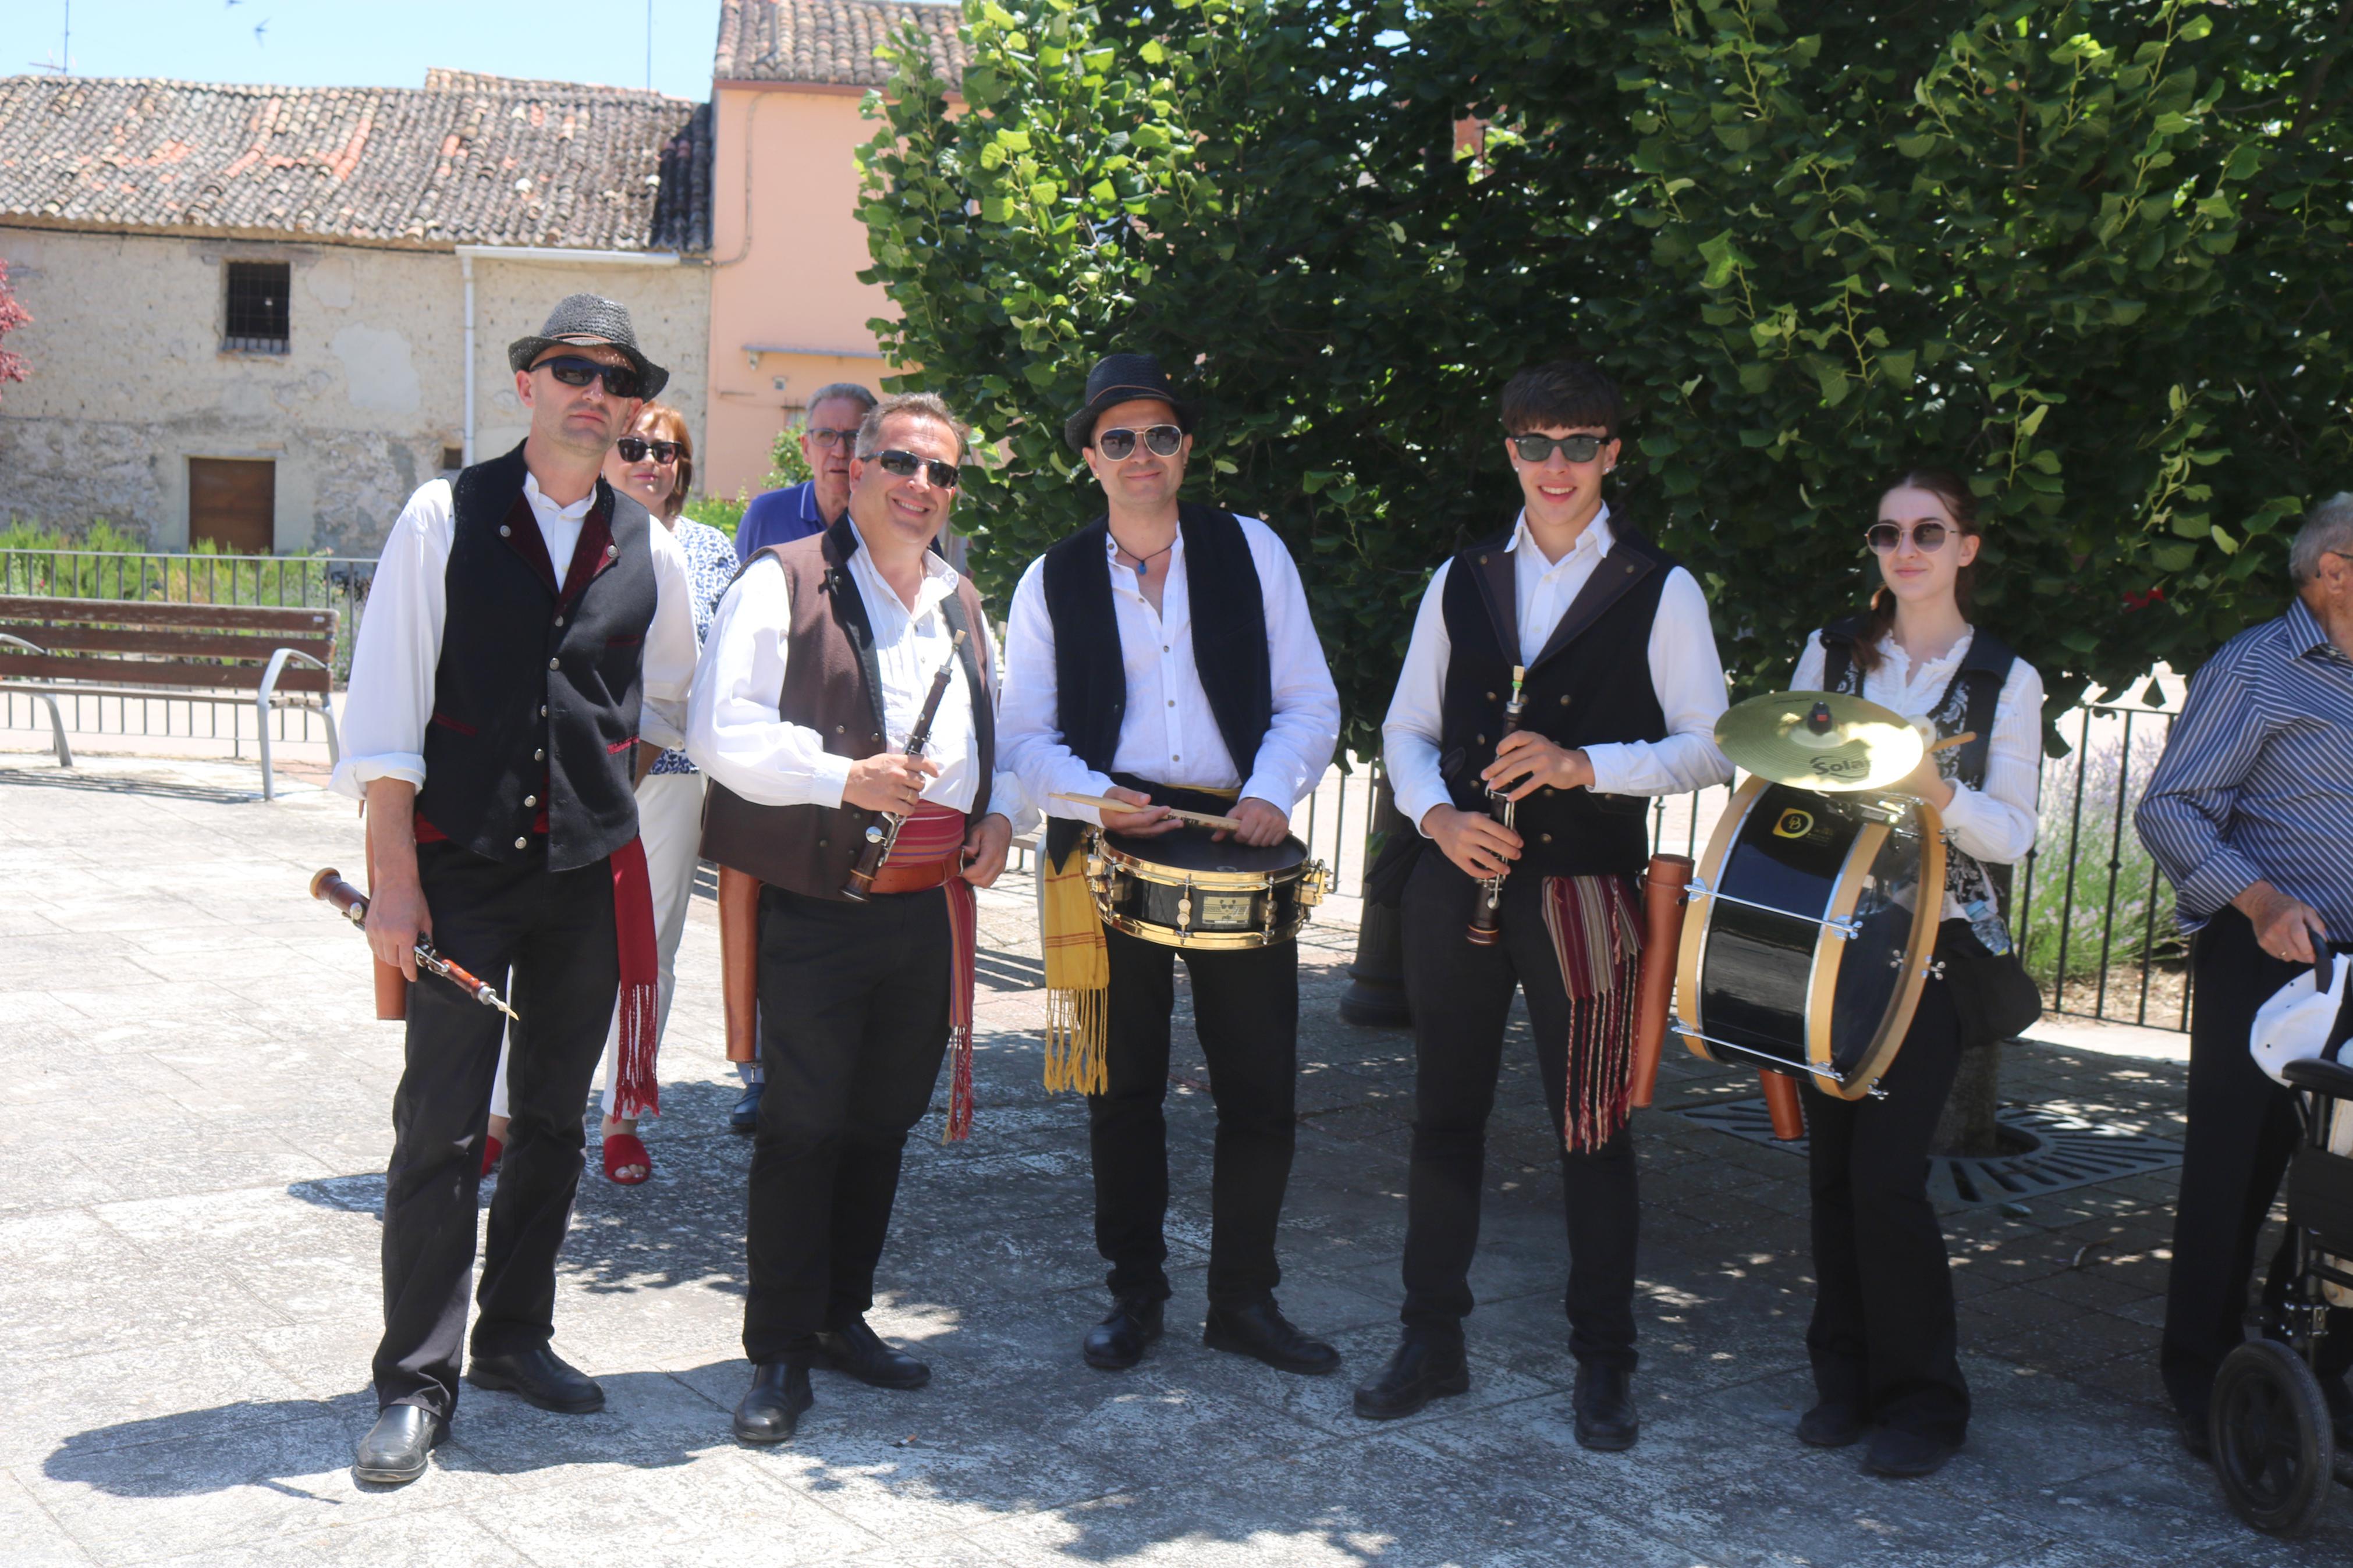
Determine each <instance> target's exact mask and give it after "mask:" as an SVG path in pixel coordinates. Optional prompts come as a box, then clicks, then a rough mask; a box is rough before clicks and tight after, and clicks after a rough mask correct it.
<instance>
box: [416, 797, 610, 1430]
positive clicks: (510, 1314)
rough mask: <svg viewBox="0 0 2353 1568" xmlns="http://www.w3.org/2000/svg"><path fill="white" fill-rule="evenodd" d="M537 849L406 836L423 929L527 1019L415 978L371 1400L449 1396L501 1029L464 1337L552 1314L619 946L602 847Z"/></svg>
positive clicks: (527, 1344)
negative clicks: (494, 1144) (475, 1311)
mask: <svg viewBox="0 0 2353 1568" xmlns="http://www.w3.org/2000/svg"><path fill="white" fill-rule="evenodd" d="M545 854H546V849H545V846H544V844H543V843H537V844H535V845H534V847H533V863H532V864H530V865H526V866H508V865H502V864H501V863H500V862H498V861H495V860H486V859H484V858H481V857H480V856H479V855H476V854H474V853H473V852H472V851H471V850H468V849H462V848H459V847H458V846H457V845H454V844H449V843H446V842H444V843H436V844H421V845H419V846H417V875H418V878H419V879H420V880H421V881H422V882H423V885H424V889H425V901H426V906H427V909H428V910H430V911H431V912H432V916H433V944H434V946H436V947H438V949H440V951H441V952H442V955H443V956H444V957H446V958H448V959H450V960H451V961H453V962H455V963H459V964H462V965H463V966H465V967H466V968H468V969H470V970H471V971H473V972H474V973H476V974H478V975H480V977H481V978H482V979H484V980H486V981H488V982H490V983H491V984H492V985H495V986H497V987H498V988H499V990H500V992H501V994H504V995H505V996H506V998H507V1000H508V1001H509V1002H511V1003H512V1004H513V1005H514V1009H515V1012H516V1013H517V1014H518V1015H519V1016H520V1017H521V1022H519V1023H516V1024H513V1025H509V1024H508V1023H507V1019H506V1016H505V1015H503V1014H501V1013H500V1012H498V1011H497V1010H495V1009H493V1008H490V1007H485V1006H482V1005H480V1004H479V1003H477V1002H474V1001H472V1000H471V999H470V998H469V997H467V996H465V995H463V994H460V993H459V991H458V989H457V988H456V987H455V986H453V985H450V984H448V983H447V982H446V981H441V980H437V979H434V978H432V977H431V976H429V975H420V976H419V977H418V979H417V984H414V985H412V986H410V987H409V988H408V1033H407V1041H406V1047H407V1059H406V1066H405V1067H404V1068H403V1069H402V1072H401V1075H400V1089H399V1090H398V1092H397V1093H396V1094H395V1095H394V1097H393V1102H392V1126H393V1140H394V1142H393V1152H392V1164H391V1168H390V1169H389V1170H387V1171H386V1172H385V1191H384V1339H383V1342H381V1343H379V1344H378V1345H377V1347H376V1352H375V1391H376V1401H377V1403H378V1404H379V1405H422V1406H424V1407H425V1408H426V1409H427V1410H430V1411H432V1412H434V1413H435V1414H436V1415H440V1416H443V1417H444V1418H447V1417H448V1416H449V1415H451V1414H453V1413H454V1412H455V1411H456V1409H457V1407H458V1372H459V1348H460V1346H461V1344H462V1343H463V1342H464V1339H465V1332H466V1296H467V1291H468V1287H469V1286H470V1285H471V1283H472V1276H473V1268H474V1215H475V1202H476V1193H477V1190H478V1188H479V1187H480V1184H481V1174H482V1136H483V1131H484V1127H485V1125H486V1123H487V1122H488V1121H489V1119H490V1108H491V1079H492V1077H493V1076H494V1075H495V1074H496V1073H497V1071H498V1065H499V1042H500V1039H501V1036H502V1035H503V1036H504V1037H506V1038H507V1040H508V1041H509V1052H508V1061H507V1094H508V1104H509V1110H510V1112H511V1114H512V1121H511V1122H510V1124H509V1126H508V1128H507V1140H506V1152H505V1154H504V1155H503V1156H502V1158H501V1163H500V1166H499V1184H498V1191H497V1193H496V1194H494V1195H493V1196H492V1197H491V1226H490V1236H489V1238H488V1240H487V1242H486V1243H485V1246H484V1248H483V1255H482V1287H481V1290H480V1298H479V1300H480V1307H481V1312H480V1317H479V1318H478V1319H477V1321H476V1322H475V1324H474V1336H473V1347H474V1352H475V1353H476V1354H477V1355H507V1354H512V1353H513V1352H518V1351H523V1350H529V1349H532V1348H533V1347H535V1346H538V1345H543V1344H545V1343H547V1342H548V1341H549V1339H550V1338H551V1337H552V1336H553V1335H554V1332H555V1255H556V1252H557V1250H558V1249H559V1248H560V1247H562V1246H563V1245H564V1233H565V1227H566V1226H567V1225H568V1224H569V1223H570V1220H571V1217H572V1200H573V1197H574V1195H575V1194H576V1193H577V1192H578V1190H579V1187H580V1166H581V1151H582V1150H583V1149H584V1148H586V1144H587V1138H586V1133H585V1132H584V1131H582V1129H581V1123H580V1112H581V1107H582V1105H583V1104H584V1102H586V1100H587V1098H588V1086H589V1080H590V1079H592V1078H593V1077H594V1076H595V1074H596V1062H597V1058H600V1057H602V1056H603V1055H604V1053H605V1031H606V1029H607V1026H609V1025H610V1024H611V1023H612V1021H613V999H614V994H615V993H616V992H617V990H618V989H619V985H620V964H619V960H618V959H617V956H616V953H615V950H614V938H613V877H612V872H611V870H610V869H609V868H607V864H606V863H605V862H604V861H601V860H600V861H598V862H597V863H596V865H594V866H587V867H583V868H580V869H578V870H574V871H550V870H548V869H547V867H546V859H545ZM510 977H512V979H511V978H510Z"/></svg>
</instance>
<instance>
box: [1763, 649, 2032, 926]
mask: <svg viewBox="0 0 2353 1568" xmlns="http://www.w3.org/2000/svg"><path fill="white" fill-rule="evenodd" d="M1976 638H1977V634H1976V633H1975V631H1969V632H1965V633H1963V634H1962V636H1961V639H1960V641H1958V642H1957V643H1955V644H1954V645H1953V646H1952V647H1951V649H1950V650H1949V651H1948V652H1947V653H1946V655H1945V656H1944V657H1943V658H1932V659H1929V660H1927V661H1926V662H1925V663H1923V664H1919V665H1916V666H1915V665H1914V664H1913V662H1912V659H1911V656H1909V655H1908V654H1906V653H1905V651H1904V647H1903V645H1902V644H1900V643H1898V642H1897V641H1896V640H1895V638H1894V636H1893V635H1892V634H1891V635H1890V636H1888V637H1884V638H1882V639H1881V641H1880V644H1879V648H1880V661H1879V668H1877V669H1873V670H1867V671H1865V672H1864V674H1863V677H1862V695H1863V697H1864V699H1865V700H1868V701H1872V702H1876V703H1878V704H1879V705H1880V706H1881V707H1882V708H1887V709H1892V710H1894V711H1895V712H1898V713H1901V714H1903V715H1904V716H1905V718H1907V719H1925V718H1926V717H1927V716H1928V715H1929V713H1930V712H1931V711H1932V710H1934V709H1935V708H1936V706H1937V704H1938V702H1939V701H1941V700H1943V698H1944V695H1945V689H1946V688H1947V687H1948V686H1950V685H1951V684H1952V681H1953V674H1954V672H1955V671H1956V670H1957V669H1958V668H1960V665H1961V660H1962V658H1965V657H1966V656H1967V655H1968V651H1969V644H1970V643H1972V642H1974V641H1975V640H1976ZM1789 689H1791V690H1793V691H1820V690H1821V689H1822V634H1821V633H1820V632H1815V633H1814V634H1813V635H1812V636H1810V637H1808V638H1807V639H1806V651H1805V652H1804V653H1802V654H1800V655H1799V657H1798V669H1797V673H1796V674H1794V675H1792V676H1791V677H1790V678H1789ZM1947 782H1949V783H1951V784H1952V786H1953V803H1952V804H1951V805H1947V806H1946V807H1945V808H1944V811H1943V816H1944V819H1945V837H1947V839H1949V840H1951V842H1952V844H1953V846H1954V847H1956V848H1957V849H1959V850H1960V851H1961V852H1962V853H1964V854H1966V855H1968V856H1969V857H1970V858H1973V859H1976V860H1978V861H1980V862H1982V863H1984V864H1986V865H1989V866H2014V865H2016V864H2017V863H2018V862H2019V861H2021V860H2023V859H2024V858H2026V852H2027V851H2028V850H2030V849H2031V848H2033V847H2034V837H2035V829H2036V817H2035V803H2036V800H2037V799H2038V797H2039V795H2040V793H2041V789H2042V675H2041V674H2039V673H2038V672H2037V671H2036V670H2035V668H2034V667H2033V666H2032V665H2031V664H2029V663H2027V662H2026V661H2025V660H2024V659H2022V658H2021V659H2019V660H2017V661H2015V662H2014V663H2012V664H2011V665H2010V676H2009V679H2006V680H2004V681H2003V682H2002V683H2001V696H2000V698H1999V699H1998V700H1996V701H1995V703H1994V713H1993V739H1992V742H1991V744H1990V746H1989V749H1988V751H1987V753H1986V776H1985V787H1984V788H1983V789H1982V790H1976V789H1971V788H1969V787H1968V785H1967V784H1962V783H1960V782H1959V781H1958V780H1950V781H1947ZM1960 913H1961V910H1960V908H1959V905H1958V904H1957V902H1956V901H1955V900H1953V899H1952V898H1951V897H1950V896H1949V895H1948V896H1947V898H1946V900H1945V918H1946V919H1947V920H1952V919H1955V918H1957V917H1958V916H1959V915H1960Z"/></svg>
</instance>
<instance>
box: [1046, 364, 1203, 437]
mask: <svg viewBox="0 0 2353 1568" xmlns="http://www.w3.org/2000/svg"><path fill="white" fill-rule="evenodd" d="M1135 397H1155V398H1158V399H1159V400H1160V401H1161V402H1163V403H1165V404H1166V405H1168V406H1169V407H1170V408H1172V409H1174V410H1175V411H1176V427H1177V428H1178V429H1180V430H1182V431H1184V432H1185V433H1186V434H1187V435H1188V436H1189V435H1191V434H1192V433H1193V405H1191V404H1189V403H1187V402H1186V401H1185V400H1184V399H1183V398H1181V397H1179V396H1177V395H1176V388H1175V387H1173V386H1171V385H1169V384H1168V376H1167V373H1166V372H1165V371H1163V370H1162V369H1161V368H1160V362H1159V361H1158V360H1156V359H1155V358H1153V357H1152V356H1151V355H1150V354H1105V355H1103V358H1101V359H1099V360H1097V361H1096V362H1095V367H1094V369H1092V370H1091V371H1089V372H1088V373H1087V403H1086V406H1085V407H1083V408H1082V409H1080V410H1079V411H1078V412H1077V413H1076V414H1073V415H1071V416H1070V418H1068V419H1067V420H1064V421H1063V423H1062V439H1063V440H1065V441H1068V442H1069V443H1070V444H1071V450H1072V451H1073V452H1083V451H1085V450H1086V448H1087V444H1088V443H1089V442H1091V441H1092V440H1093V439H1094V436H1095V417H1096V416H1098V415H1100V414H1101V413H1102V412H1103V410H1104V409H1106V408H1109V407H1111V406H1113V405H1115V404H1121V403H1125V402H1127V401H1128V400H1129V399H1130V398H1135Z"/></svg>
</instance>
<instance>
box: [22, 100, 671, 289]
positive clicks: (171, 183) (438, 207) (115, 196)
mask: <svg viewBox="0 0 2353 1568" xmlns="http://www.w3.org/2000/svg"><path fill="white" fill-rule="evenodd" d="M710 185H711V114H710V106H709V105H707V104H696V103H692V102H690V101H688V100H684V99H678V98H665V97H663V96H661V95H660V94H659V93H651V92H638V91H632V90H629V89H622V88H609V87H584V86H578V85H575V84H573V83H569V82H548V81H522V80H517V79H510V78H502V77H486V76H478V75H474V74H471V73H468V72H460V71H444V70H436V71H434V72H432V73H431V74H430V75H429V76H428V77H427V86H426V87H425V88H424V89H421V90H420V89H408V88H336V87H292V88H290V87H225V86H215V85H211V84H208V83H202V82H184V81H163V80H157V79H148V78H107V77H58V76H13V77H0V222H6V221H9V220H11V219H15V220H17V221H22V222H30V223H34V224H42V225H69V226H90V227H100V228H131V229H146V230H161V231H165V232H171V233H192V234H204V233H235V234H246V235H268V236H272V237H281V238H301V239H317V240H335V239H343V240H353V241H361V242H364V243H370V244H379V245H406V246H421V247H431V248H437V249H438V248H445V247H449V246H453V245H532V246H559V247H577V248H582V249H596V250H672V249H682V250H701V249H707V248H709V246H710V206H711V201H710Z"/></svg>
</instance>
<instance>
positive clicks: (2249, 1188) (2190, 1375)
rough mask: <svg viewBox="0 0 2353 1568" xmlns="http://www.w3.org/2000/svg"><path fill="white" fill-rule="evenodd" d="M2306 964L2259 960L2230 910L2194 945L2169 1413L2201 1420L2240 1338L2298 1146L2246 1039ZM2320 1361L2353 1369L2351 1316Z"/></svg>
mask: <svg viewBox="0 0 2353 1568" xmlns="http://www.w3.org/2000/svg"><path fill="white" fill-rule="evenodd" d="M2338 962H2340V963H2342V962H2344V960H2342V959H2340V960H2339V961H2338ZM2305 968H2306V966H2305V965H2304V964H2301V963H2288V962H2286V961H2285V960H2284V959H2277V958H2274V957H2272V956H2271V955H2270V954H2269V953H2267V952H2263V949H2262V948H2261V947H2260V946H2259V945H2257V943H2256V942H2255V929H2254V926H2253V923H2252V922H2250V921H2248V919H2247V917H2246V916H2244V915H2242V914H2241V913H2240V912H2239V911H2238V910H2234V909H2225V910H2222V912H2221V913H2220V914H2218V915H2216V916H2215V917H2214V918H2213V920H2212V921H2210V922H2208V923H2207V925H2206V926H2205V927H2204V928H2203V929H2202V930H2200V931H2199V933H2198V935H2197V937H2196V938H2195V939H2194V940H2193V942H2192V943H2191V949H2190V969H2191V982H2192V985H2193V990H2192V993H2191V994H2192V996H2193V998H2194V1000H2193V1001H2192V1002H2191V1013H2190V1019H2189V1136H2188V1137H2187V1138H2185V1139H2184V1140H2183V1142H2182V1151H2181V1193H2180V1196H2179V1199H2178V1200H2177V1201H2176V1203H2175V1206H2174V1215H2173V1268H2172V1270H2171V1272H2170V1274H2169V1275H2168V1278H2167V1281H2166V1293H2165V1338H2164V1341H2163V1343H2162V1346H2161V1348H2160V1349H2159V1351H2158V1370H2159V1371H2161V1372H2162V1373H2164V1375H2165V1387H2166V1392H2167V1393H2168V1394H2171V1395H2172V1397H2173V1407H2174V1409H2175V1410H2177V1411H2179V1413H2180V1414H2181V1415H2185V1416H2189V1417H2190V1418H2192V1419H2195V1420H2198V1421H2200V1422H2202V1421H2203V1420H2204V1419H2205V1418H2206V1409H2207V1405H2208V1401H2209V1397H2210V1395H2211V1394H2212V1392H2213V1386H2214V1373H2216V1372H2217V1371H2218V1370H2219V1369H2220V1368H2221V1364H2222V1358H2223V1357H2224V1356H2227V1355H2229V1354H2230V1353H2231V1352H2232V1350H2233V1349H2234V1348H2235V1347H2236V1346H2237V1345H2238V1344H2239V1342H2240V1341H2242V1339H2244V1338H2245V1337H2246V1330H2245V1327H2244V1322H2245V1318H2246V1311H2247V1279H2248V1277H2249V1276H2250V1275H2252V1274H2253V1272H2254V1266H2255V1243H2256V1242H2257V1241H2258V1240H2259V1239H2260V1238H2261V1237H2262V1235H2263V1222H2264V1220H2265V1219H2266V1218H2267V1217H2268V1216H2269V1215H2270V1214H2271V1207H2272V1200H2273V1199H2274V1197H2276V1196H2277V1195H2278V1194H2279V1186H2280V1178H2281V1177H2282V1176H2283V1175H2284V1174H2285V1173H2286V1172H2287V1163H2288V1159H2289V1157H2290V1156H2291V1155H2292V1154H2294V1153H2295V1143H2296V1138H2297V1128H2296V1117H2295V1096H2294V1095H2293V1093H2291V1091H2289V1090H2288V1089H2283V1088H2282V1087H2281V1086H2279V1085H2278V1084H2276V1083H2274V1082H2273V1081H2272V1080H2271V1079H2269V1078H2267V1077H2265V1076H2264V1075H2263V1068H2259V1067H2257V1066H2256V1065H2255V1061H2254V1058H2253V1056H2251V1055H2249V1054H2248V1050H2247V1036H2248V1033H2249V1031H2250V1030H2251V1029H2252V1028H2253V1026H2254V1021H2255V1014H2256V1012H2257V1010H2258V1009H2260V1008H2261V1007H2262V1006H2263V1004H2264V1003H2265V1002H2266V1001H2268V1000H2270V998H2271V996H2272V994H2273V993H2274V992H2275V991H2277V990H2278V989H2279V988H2280V987H2281V986H2283V985H2284V984H2287V983H2288V982H2289V981H2291V980H2293V979H2295V977H2296V976H2297V975H2298V974H2301V973H2304V972H2305ZM2293 1254H2294V1249H2293V1247H2285V1246H2283V1247H2281V1248H2280V1250H2279V1251H2278V1252H2277V1253H2276V1254H2274V1257H2273V1258H2272V1265H2271V1273H2270V1278H2269V1279H2267V1280H2266V1281H2265V1284H2264V1287H2263V1304H2264V1307H2265V1308H2266V1309H2267V1310H2266V1314H2265V1315H2266V1316H2267V1317H2274V1318H2275V1316H2276V1314H2277V1311H2278V1309H2279V1308H2280V1307H2281V1306H2282V1305H2283V1304H2284V1301H2285V1299H2286V1295H2287V1289H2288V1287H2289V1285H2290V1284H2291V1283H2292V1282H2293V1280H2294V1277H2295V1276H2294V1268H2295V1259H2294V1256H2293ZM2320 1363H2321V1371H2322V1372H2323V1373H2327V1374H2333V1375H2337V1376H2342V1375H2343V1374H2344V1373H2345V1370H2346V1368H2347V1367H2348V1365H2353V1312H2347V1311H2345V1310H2341V1309H2340V1310H2332V1311H2331V1312H2330V1313H2329V1314H2328V1332H2327V1335H2326V1336H2325V1337H2324V1338H2323V1339H2322V1340H2321V1342H2320Z"/></svg>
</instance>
